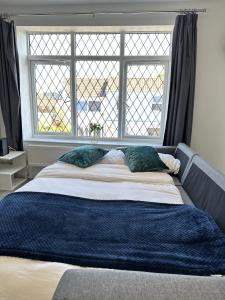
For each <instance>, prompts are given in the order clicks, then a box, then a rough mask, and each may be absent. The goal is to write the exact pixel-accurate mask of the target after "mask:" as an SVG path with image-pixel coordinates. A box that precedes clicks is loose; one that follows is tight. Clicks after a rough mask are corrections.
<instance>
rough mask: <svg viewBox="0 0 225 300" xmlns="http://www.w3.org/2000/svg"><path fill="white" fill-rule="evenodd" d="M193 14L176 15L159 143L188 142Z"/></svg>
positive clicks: (195, 17) (194, 33) (193, 55)
mask: <svg viewBox="0 0 225 300" xmlns="http://www.w3.org/2000/svg"><path fill="white" fill-rule="evenodd" d="M197 20H198V15H197V14H187V15H179V16H177V18H176V22H175V27H174V32H173V42H172V65H171V81H170V94H169V107H168V115H167V122H166V129H165V135H164V141H163V145H165V146H176V145H177V144H178V143H180V142H183V143H186V144H187V145H190V142H191V133H192V120H193V107H194V91H195V73H196V52H197Z"/></svg>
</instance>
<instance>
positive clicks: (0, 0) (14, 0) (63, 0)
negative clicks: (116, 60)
mask: <svg viewBox="0 0 225 300" xmlns="http://www.w3.org/2000/svg"><path fill="white" fill-rule="evenodd" d="M172 1H177V2H184V1H186V0H160V1H157V0H122V1H121V0H39V1H38V3H37V0H0V5H4V6H7V5H9V6H11V5H16V6H18V5H29V6H30V5H35V6H36V5H40V4H41V5H63V4H66V5H68V4H97V3H104V4H113V3H153V2H154V3H157V2H172Z"/></svg>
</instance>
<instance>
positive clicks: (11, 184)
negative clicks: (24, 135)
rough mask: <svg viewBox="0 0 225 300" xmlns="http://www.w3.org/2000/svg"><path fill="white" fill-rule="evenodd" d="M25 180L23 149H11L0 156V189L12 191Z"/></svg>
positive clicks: (25, 168)
mask: <svg viewBox="0 0 225 300" xmlns="http://www.w3.org/2000/svg"><path fill="white" fill-rule="evenodd" d="M26 180H27V159H26V153H25V152H24V151H11V152H9V154H7V155H4V156H0V190H7V191H13V190H15V189H16V188H18V187H19V186H21V185H22V184H23V183H25V182H26Z"/></svg>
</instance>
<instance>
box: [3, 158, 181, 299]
mask: <svg viewBox="0 0 225 300" xmlns="http://www.w3.org/2000/svg"><path fill="white" fill-rule="evenodd" d="M21 191H37V192H49V193H59V194H66V195H72V196H79V197H83V198H90V199H96V200H142V201H148V202H152V201H153V202H160V203H171V204H172V203H173V204H182V203H183V202H182V199H181V196H180V194H179V191H178V190H177V188H176V187H175V186H174V183H173V180H172V178H171V177H170V176H169V175H168V174H166V173H161V172H154V173H153V172H146V173H131V172H130V171H129V169H128V167H127V166H125V165H113V164H97V165H94V166H92V167H89V168H87V169H80V168H78V167H75V166H72V165H69V164H65V163H63V162H57V163H55V164H53V165H51V166H48V167H46V168H45V169H43V170H42V171H41V172H40V173H39V174H38V175H37V177H36V178H35V179H34V180H32V181H31V182H29V183H27V184H26V185H25V186H23V187H22V188H20V189H19V190H18V191H17V192H21ZM24 222H26V220H24ZM71 268H78V267H77V266H72V265H66V264H62V263H52V262H43V261H35V260H29V259H21V258H15V257H0V300H50V299H51V298H52V295H53V293H54V290H55V288H56V286H57V283H58V281H59V279H60V277H61V276H62V274H63V273H64V271H65V270H67V269H71Z"/></svg>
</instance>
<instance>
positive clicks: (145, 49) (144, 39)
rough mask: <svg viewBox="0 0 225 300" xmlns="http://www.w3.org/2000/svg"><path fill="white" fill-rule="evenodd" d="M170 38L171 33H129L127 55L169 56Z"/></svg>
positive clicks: (126, 47) (127, 35) (126, 41)
mask: <svg viewBox="0 0 225 300" xmlns="http://www.w3.org/2000/svg"><path fill="white" fill-rule="evenodd" d="M170 39H171V34H170V33H127V34H125V55H127V56H169V53H170Z"/></svg>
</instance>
